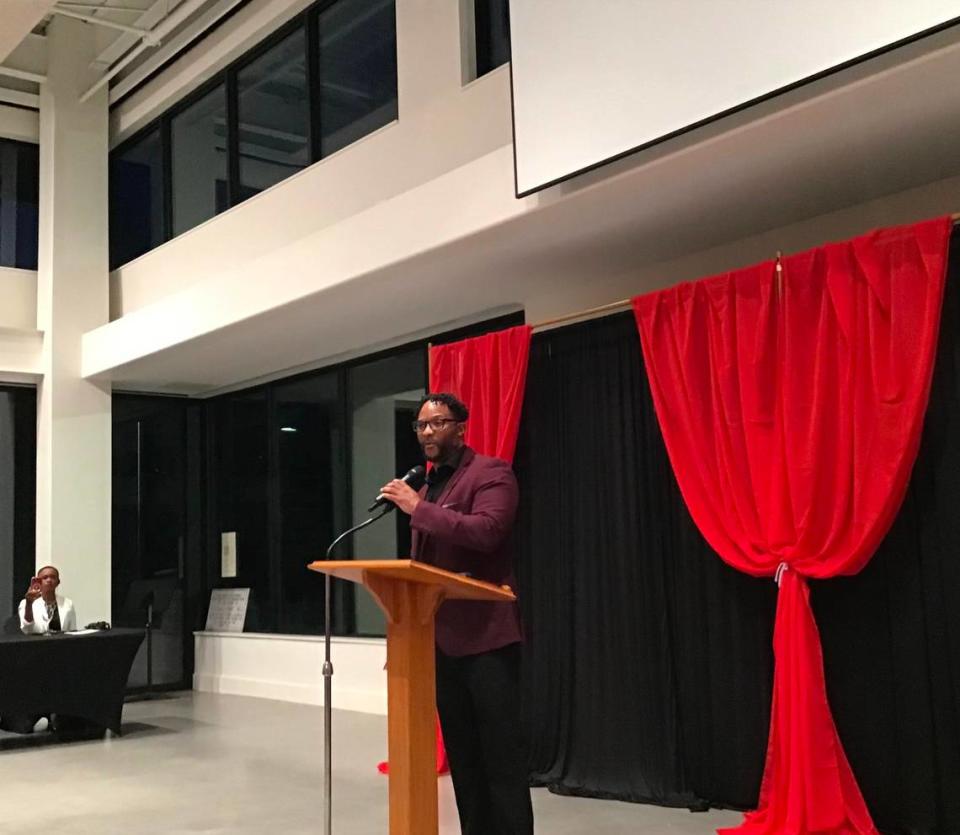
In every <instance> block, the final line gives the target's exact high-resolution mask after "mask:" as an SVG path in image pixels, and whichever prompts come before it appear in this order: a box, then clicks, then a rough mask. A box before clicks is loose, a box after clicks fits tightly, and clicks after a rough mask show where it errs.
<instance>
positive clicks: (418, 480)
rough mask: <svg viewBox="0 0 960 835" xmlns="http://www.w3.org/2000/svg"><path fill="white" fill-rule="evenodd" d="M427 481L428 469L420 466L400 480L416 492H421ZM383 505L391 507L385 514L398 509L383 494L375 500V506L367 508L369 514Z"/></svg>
mask: <svg viewBox="0 0 960 835" xmlns="http://www.w3.org/2000/svg"><path fill="white" fill-rule="evenodd" d="M426 479H427V471H426V469H425V468H424V467H423V466H421V465H419V464H418V465H417V466H416V467H414V468H413V469H411V470H410V471H409V472H408V473H407V474H406V475H405V476H404V477H403V478H402V479H400V480H401V481H402V482H404V483H405V484H409V485H410V486H411V487H412V488H413V489H414V490H419V489H420V488H421V487H423V483H424V481H426ZM382 505H389V507H387V509H386V510H385V511H384V513H389V512H390V511H391V510H393V509H394V508H395V507H396V505H395V504H394V503H393V502H391V501H390V499H388V498H387V497H386V496H384V495H383V493H381V494H380V495H378V496H377V497H376V498H375V499H374V500H373V504H372V505H370V507H368V508H367V513H372V512H373V511H374V510H376V509H377V508H378V507H381V506H382Z"/></svg>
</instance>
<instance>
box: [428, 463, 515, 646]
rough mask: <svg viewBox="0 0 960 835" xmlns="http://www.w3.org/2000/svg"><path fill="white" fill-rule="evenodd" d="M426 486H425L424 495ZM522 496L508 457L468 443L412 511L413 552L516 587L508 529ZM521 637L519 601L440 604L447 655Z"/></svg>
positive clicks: (439, 628) (441, 640) (439, 631)
mask: <svg viewBox="0 0 960 835" xmlns="http://www.w3.org/2000/svg"><path fill="white" fill-rule="evenodd" d="M426 494H427V488H426V487H424V488H423V489H421V491H420V498H421V499H423V498H424V497H425V496H426ZM517 500H518V492H517V479H516V476H514V474H513V470H512V469H511V468H510V465H509V464H507V463H506V462H505V461H501V460H500V459H498V458H490V457H488V456H486V455H478V454H477V453H475V452H474V451H473V450H472V449H470V448H469V447H466V448H464V451H463V457H462V458H461V459H460V466H459V467H457V469H456V470H455V471H454V472H453V474H452V475H451V476H450V479H449V480H448V481H447V483H446V484H445V485H444V487H443V492H442V493H441V494H440V495H439V496H438V497H437V501H436V502H428V501H421V502H420V504H418V505H417V507H416V509H415V510H414V511H413V515H412V516H411V518H410V525H411V527H412V529H413V530H412V532H413V542H412V546H413V547H412V550H413V558H414V559H416V560H419V561H420V562H425V563H429V564H430V565H435V566H437V568H443V569H446V570H447V571H455V572H457V573H464V572H467V573H469V574H470V575H471V576H472V577H474V578H475V579H477V580H486V581H487V582H490V583H496V584H497V585H508V586H510V588H511V589H513V590H514V591H516V588H517V583H516V579H515V578H514V574H513V553H512V549H511V543H510V532H511V529H512V528H513V520H514V517H515V516H516V514H517ZM521 638H522V633H521V630H520V610H519V608H518V607H517V604H516V603H493V602H487V601H476V600H447V601H444V602H443V603H442V604H440V609H439V610H438V612H437V618H436V641H437V647H438V648H439V649H440V651H441V652H443V653H445V654H446V655H454V656H461V655H476V654H477V653H480V652H489V651H490V650H494V649H499V648H500V647H504V646H507V644H513V643H516V642H517V641H519V640H521Z"/></svg>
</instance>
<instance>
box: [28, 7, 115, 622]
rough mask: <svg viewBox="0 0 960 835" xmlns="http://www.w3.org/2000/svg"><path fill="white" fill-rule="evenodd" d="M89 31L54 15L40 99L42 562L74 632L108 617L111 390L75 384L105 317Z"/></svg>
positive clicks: (99, 155)
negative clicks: (73, 617) (56, 583)
mask: <svg viewBox="0 0 960 835" xmlns="http://www.w3.org/2000/svg"><path fill="white" fill-rule="evenodd" d="M95 34H96V27H94V26H88V25H86V24H84V23H81V22H80V21H76V20H72V19H69V18H65V17H54V19H53V21H52V22H51V24H50V26H49V28H48V30H47V42H48V67H47V82H46V83H45V84H43V85H41V90H40V252H39V265H38V266H39V269H38V281H37V327H38V328H39V329H40V330H42V331H43V332H44V347H43V363H42V370H43V379H42V382H41V383H40V385H39V387H38V392H37V395H38V402H37V565H38V566H40V565H45V564H48V563H49V564H52V565H55V566H57V567H58V568H59V569H60V571H61V577H62V587H61V588H62V591H63V593H64V594H65V595H66V596H68V597H70V598H72V599H73V601H74V603H75V604H76V606H77V612H78V615H79V621H80V624H81V625H83V624H84V623H89V622H90V621H94V620H102V619H106V620H109V618H110V520H111V504H110V494H111V489H110V488H111V449H110V428H111V427H110V421H111V416H110V409H111V401H110V387H109V383H107V384H103V383H94V382H90V381H87V380H84V379H82V378H81V377H80V349H81V344H80V339H81V336H82V335H83V334H84V333H85V332H87V331H89V330H92V329H93V328H96V327H98V326H100V325H103V324H105V323H106V322H107V321H108V317H109V283H108V282H109V276H108V252H107V151H108V132H107V116H108V108H107V91H106V89H102V90H100V91H99V92H98V93H97V94H96V95H95V96H94V97H92V98H91V99H90V100H89V101H87V102H85V103H82V104H81V103H80V96H81V95H82V94H83V93H84V91H85V90H86V89H87V88H88V87H89V86H90V84H91V83H92V82H93V80H95V76H91V70H90V65H91V62H92V61H93V58H94V57H95V54H96V39H95Z"/></svg>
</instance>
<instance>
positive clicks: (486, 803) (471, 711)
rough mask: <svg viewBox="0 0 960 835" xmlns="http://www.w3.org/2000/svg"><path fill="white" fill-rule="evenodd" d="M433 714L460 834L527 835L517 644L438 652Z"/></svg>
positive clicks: (527, 788) (530, 824)
mask: <svg viewBox="0 0 960 835" xmlns="http://www.w3.org/2000/svg"><path fill="white" fill-rule="evenodd" d="M437 711H438V712H439V714H440V725H441V727H442V729H443V741H444V744H445V745H446V748H447V758H448V760H449V761H450V776H451V777H452V778H453V790H454V792H455V794H456V796H457V811H458V812H459V813H460V830H461V832H462V833H463V835H533V808H532V806H531V805H530V786H529V781H528V776H527V760H526V751H525V749H524V744H523V738H522V731H521V726H520V644H511V645H510V646H506V647H503V648H501V649H497V650H493V651H492V652H485V653H481V654H479V655H468V656H464V657H462V658H454V657H451V656H448V655H444V654H443V653H442V652H440V651H439V650H437Z"/></svg>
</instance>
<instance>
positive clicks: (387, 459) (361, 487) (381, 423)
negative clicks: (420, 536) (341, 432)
mask: <svg viewBox="0 0 960 835" xmlns="http://www.w3.org/2000/svg"><path fill="white" fill-rule="evenodd" d="M349 381H350V382H349V386H348V388H349V391H350V422H351V426H350V429H351V432H350V437H351V443H350V460H351V463H352V465H353V479H352V481H353V490H352V493H353V496H352V510H353V516H352V520H351V521H352V524H354V525H356V524H358V523H360V522H362V521H363V520H364V519H366V518H367V517H368V516H369V514H368V513H367V507H368V506H369V505H370V502H371V500H372V499H373V497H374V496H376V495H377V494H378V493H379V492H380V488H381V487H382V486H383V484H384V482H386V481H388V480H389V479H391V478H393V477H394V475H398V476H399V475H403V473H405V472H406V471H407V470H409V469H410V468H411V467H415V466H416V465H417V464H423V453H422V452H421V451H420V445H419V444H418V443H417V439H416V436H415V435H414V434H413V432H411V431H410V423H411V421H412V420H413V419H414V418H415V417H416V412H417V406H418V405H419V402H420V398H421V397H422V396H423V393H424V391H425V388H424V387H425V386H426V364H425V363H424V352H423V349H422V348H419V349H414V350H410V351H406V352H404V353H402V354H395V355H394V356H389V357H383V358H381V359H376V360H372V361H370V362H365V363H362V364H360V365H356V366H354V367H352V368H351V369H350V370H349ZM354 553H355V554H356V556H357V557H363V558H369V559H375V558H378V557H384V558H385V557H408V556H410V520H409V517H408V516H406V515H405V514H403V513H397V512H394V513H393V514H392V515H390V516H388V517H386V518H385V519H383V520H382V521H381V522H378V523H377V524H376V525H372V526H371V527H369V528H367V529H365V530H362V531H360V532H359V533H358V534H357V535H356V537H354ZM352 591H353V594H354V621H355V626H356V632H357V634H358V635H384V634H386V628H385V624H384V620H383V614H382V612H381V611H380V609H379V607H378V606H377V605H376V603H374V602H373V600H372V599H371V597H370V595H369V594H368V593H367V592H366V590H365V589H363V588H360V587H359V586H355V587H354V588H353V590H352Z"/></svg>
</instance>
